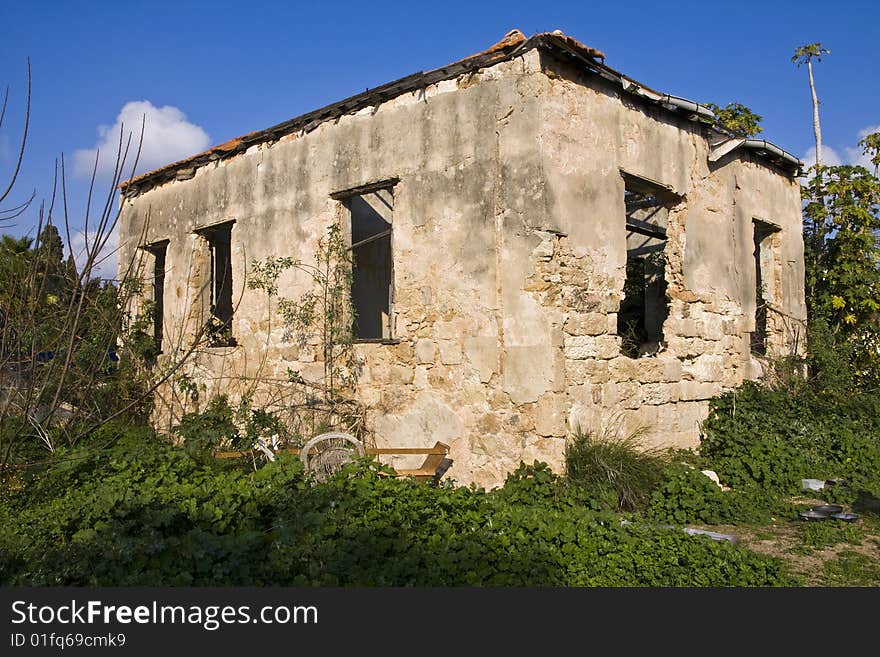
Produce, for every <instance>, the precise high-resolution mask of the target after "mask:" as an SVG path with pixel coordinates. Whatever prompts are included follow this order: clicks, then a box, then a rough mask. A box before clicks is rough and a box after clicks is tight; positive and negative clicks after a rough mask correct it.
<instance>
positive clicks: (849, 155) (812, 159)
mask: <svg viewBox="0 0 880 657" xmlns="http://www.w3.org/2000/svg"><path fill="white" fill-rule="evenodd" d="M874 132H880V125H874V126H868V127H867V128H863V129H862V130H859V134H858V136H857V137H856V138H855V139H854V140H853V141H855V142H856V145H855V146H844V147H843V149H842V151H841V153H842V155H841V154H840V153H838V152H837V151H836V150H834V149H833V148H831V147H830V146H827V145H825V144H822V164H825V165H827V166H838V165H840V164H858V165H860V166H863V167H865V168H866V169H868V170H871V171H873V170H874V165H873V164H872V163H871V160H870V159H869V158H868V156H867V155H866V154H865V153H863V152H862V147H861V146H859V145H858V141H859V140H861V139H864V138H865V137H867V136H868V135H870V134H872V133H874ZM801 160H803V162H804V167H805V168H806V167H811V166H813V165H814V164H815V163H816V147H815V146H811V147H810V149H809V150H808V151H807V152H806V153H804V155H803V157H801Z"/></svg>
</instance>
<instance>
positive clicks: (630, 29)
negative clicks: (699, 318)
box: [0, 0, 880, 234]
mask: <svg viewBox="0 0 880 657" xmlns="http://www.w3.org/2000/svg"><path fill="white" fill-rule="evenodd" d="M0 24H2V25H4V26H5V27H6V30H5V34H4V37H3V39H2V40H0V83H3V84H4V85H5V84H9V86H10V101H9V107H8V109H7V115H6V119H5V121H4V124H3V126H2V129H0V180H2V181H4V186H5V181H6V180H7V179H8V174H9V172H10V171H11V169H12V166H13V164H14V159H15V158H14V156H15V154H16V151H17V141H18V139H19V137H20V130H21V122H22V116H23V108H24V93H25V89H26V75H25V72H26V58H27V57H28V56H29V57H30V59H31V67H32V75H33V91H32V101H31V126H30V136H29V139H28V145H27V151H26V155H25V161H24V165H23V170H22V173H21V175H20V178H19V181H18V183H17V184H16V188H15V190H14V192H13V194H12V195H11V196H10V198H8V199H7V201H6V202H5V204H4V205H5V207H9V206H10V201H12V203H14V202H16V201H20V200H23V199H25V198H27V196H28V195H29V194H30V192H31V190H34V189H35V190H36V192H37V198H38V199H42V198H48V197H49V195H50V194H51V189H52V172H53V167H54V162H55V160H56V158H58V157H59V156H60V154H61V153H62V152H63V153H64V156H65V161H66V162H67V167H68V189H69V192H70V194H69V196H70V198H69V207H70V209H71V219H72V221H73V223H74V227H75V228H77V227H80V224H81V216H82V214H83V210H84V208H85V188H86V183H87V179H86V178H84V177H83V176H82V175H81V170H82V169H85V168H88V167H87V166H84V165H83V163H84V162H88V161H90V158H91V157H93V156H94V149H95V148H96V147H99V146H100V145H101V144H102V143H103V142H104V141H106V136H105V137H102V136H101V134H100V132H99V131H100V130H102V128H101V127H102V126H103V127H104V128H103V130H104V132H105V133H106V132H107V131H108V127H112V126H114V125H117V123H118V119H119V117H120V115H123V117H124V118H126V119H127V125H131V124H132V123H135V122H137V121H136V120H135V118H134V117H138V116H140V115H141V114H143V112H144V111H145V110H146V111H147V112H148V115H149V116H150V122H151V125H152V126H153V130H152V133H151V129H150V126H149V125H148V128H147V135H146V138H145V139H146V141H147V142H148V144H147V148H146V149H145V156H144V163H143V164H144V166H147V167H148V168H154V167H155V166H160V165H161V164H163V163H166V162H170V161H173V160H176V159H180V158H181V157H184V156H186V155H190V154H192V153H194V152H198V151H200V150H203V149H204V148H206V147H207V146H210V145H213V144H217V143H221V142H223V141H226V140H227V139H230V138H232V137H235V136H238V135H241V134H244V133H247V132H250V131H252V130H258V129H261V128H266V127H269V126H271V125H274V124H276V123H279V122H281V121H284V120H286V119H289V118H292V117H294V116H297V115H299V114H302V113H304V112H307V111H309V110H312V109H316V108H318V107H321V106H323V105H326V104H328V103H331V102H334V101H336V100H340V99H342V98H344V97H346V96H350V95H352V94H354V93H357V92H360V91H363V90H364V89H365V88H367V87H375V86H378V85H380V84H382V83H384V82H388V81H390V80H393V79H396V78H400V77H403V76H405V75H408V74H410V73H413V72H416V71H419V70H430V69H433V68H437V67H439V66H442V65H444V64H448V63H450V62H452V61H455V60H457V59H461V58H462V57H465V56H467V55H470V54H473V53H475V52H477V51H480V50H482V49H484V48H485V47H487V46H488V45H490V44H492V43H494V42H495V41H497V40H499V39H501V38H502V37H503V36H504V34H505V33H506V32H508V31H509V30H511V29H513V28H518V29H520V30H521V31H523V32H524V33H525V34H526V35H532V34H534V33H536V32H544V31H552V30H555V29H560V30H562V31H563V32H565V33H566V34H568V35H570V36H573V37H575V38H577V39H578V40H580V41H582V42H584V43H586V44H587V45H590V46H593V47H595V48H598V49H600V50H602V51H604V52H605V54H606V56H607V59H606V63H607V64H608V65H609V66H611V67H613V68H616V69H617V70H620V71H622V72H623V73H626V74H627V75H629V76H630V77H633V78H635V79H636V80H639V81H641V82H643V83H644V84H647V85H649V86H651V87H653V88H655V89H658V90H660V91H663V92H666V93H670V94H673V95H678V96H683V97H685V98H690V99H692V100H697V101H701V102H715V103H718V104H720V105H724V104H726V103H728V102H731V101H737V102H741V103H744V104H746V105H748V106H749V107H751V108H752V109H753V110H754V111H755V112H757V113H758V114H760V115H761V116H763V118H764V120H763V126H764V135H763V136H764V137H765V138H767V139H769V140H771V141H773V142H774V143H776V144H778V145H779V146H781V147H782V148H784V149H786V150H788V151H789V152H792V153H794V154H796V155H798V156H799V157H801V158H805V157H807V156H809V154H810V153H809V149H810V147H811V146H812V144H813V132H812V114H811V112H812V110H811V106H810V97H809V88H808V83H807V72H806V69H805V68H800V69H799V68H797V67H796V66H795V65H794V64H792V63H791V61H790V60H791V55H792V54H793V51H794V48H795V47H796V46H798V45H801V44H804V43H810V42H815V41H821V42H822V43H823V45H824V46H825V47H827V48H829V49H830V50H831V54H830V55H828V56H826V57H825V58H823V60H822V62H821V63H818V64H817V65H816V66H815V75H816V84H817V88H818V93H819V97H820V100H821V101H822V104H821V108H820V111H821V119H822V131H823V142H824V145H825V147H826V148H830V149H832V150H833V153H828V154H827V155H826V160H828V161H830V162H831V163H834V162H833V160H834V158H835V156H836V157H837V158H838V159H839V160H841V161H844V162H846V161H851V160H853V159H854V158H855V157H856V156H857V155H858V152H857V148H856V143H857V141H858V139H859V134H860V132H864V131H865V130H867V129H870V128H872V127H876V126H880V84H878V79H880V76H878V73H877V70H878V67H877V65H878V61H877V51H876V47H877V45H878V43H880V3H878V2H875V1H867V0H860V1H857V2H844V3H831V2H813V1H812V0H803V1H801V2H776V3H771V2H753V1H751V0H749V1H743V2H729V3H708V2H641V1H640V0H630V1H629V2H586V1H579V2H555V3H540V2H515V1H512V0H511V1H508V2H477V1H475V0H472V1H470V2H460V1H458V0H446V1H445V2H442V3H439V2H438V3H430V4H428V3H418V2H406V3H404V2H399V3H396V2H381V1H374V2H348V1H345V0H343V1H338V2H326V3H318V2H308V3H298V2H269V1H265V0H251V1H250V2H226V1H225V0H216V1H214V2H190V1H187V0H177V1H176V2H164V1H163V0H153V1H152V2H149V3H146V2H144V3H140V2H131V1H130V2H127V3H121V2H118V0H117V1H116V2H103V1H101V0H96V1H93V2H73V1H68V2H60V1H59V2H47V1H45V0H29V1H28V2H12V1H11V0H2V1H0ZM138 120H139V119H138ZM110 132H111V133H112V128H111V129H110ZM110 141H114V140H110ZM105 180H106V178H105ZM99 187H100V190H101V192H102V193H104V194H106V190H107V185H106V183H105V184H104V185H99ZM36 207H37V204H36V203H35V204H34V206H33V208H32V210H31V211H30V212H28V213H27V214H26V215H24V216H22V217H19V218H18V219H17V220H16V223H17V225H16V226H5V227H0V231H4V232H10V233H13V234H24V233H28V232H31V233H33V229H32V225H33V223H34V221H35V218H36Z"/></svg>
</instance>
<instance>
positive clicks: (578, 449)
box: [565, 431, 671, 511]
mask: <svg viewBox="0 0 880 657" xmlns="http://www.w3.org/2000/svg"><path fill="white" fill-rule="evenodd" d="M639 436H640V432H638V431H635V432H631V433H624V432H619V433H618V432H613V431H612V432H607V433H606V434H605V435H602V436H595V435H593V434H591V433H585V432H583V431H577V432H576V433H575V435H574V437H573V438H572V440H571V441H570V442H569V443H568V444H567V445H566V449H565V470H566V475H567V480H568V482H569V483H570V484H571V485H572V486H575V487H578V488H580V489H581V490H582V491H584V492H585V493H586V494H588V495H589V496H590V497H591V498H592V499H594V500H597V501H599V502H600V503H602V504H603V505H604V506H605V507H606V508H609V509H615V510H620V511H644V510H645V508H646V506H647V504H648V500H649V498H650V495H651V491H652V490H654V489H655V488H656V487H657V486H658V485H659V483H660V482H661V481H662V480H663V477H664V470H665V468H666V467H667V466H668V465H669V462H670V458H671V455H670V454H668V453H667V451H666V450H663V449H659V448H651V447H648V446H646V445H644V444H643V443H642V442H641V441H640V439H639Z"/></svg>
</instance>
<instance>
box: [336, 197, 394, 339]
mask: <svg viewBox="0 0 880 657" xmlns="http://www.w3.org/2000/svg"><path fill="white" fill-rule="evenodd" d="M344 203H345V205H346V207H347V208H348V210H349V215H350V218H351V252H352V272H351V274H352V276H351V278H352V281H351V302H352V307H353V309H354V319H353V323H352V328H353V333H354V337H355V339H356V340H361V341H363V340H389V339H391V338H392V334H393V327H392V305H393V301H394V299H393V295H394V292H393V280H394V275H393V274H394V270H393V260H392V254H391V237H392V216H393V213H394V192H393V190H392V188H391V187H385V188H379V189H372V190H371V191H368V192H365V193H363V194H355V195H352V196H349V197H347V198H346V199H344Z"/></svg>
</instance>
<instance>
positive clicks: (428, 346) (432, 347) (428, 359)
mask: <svg viewBox="0 0 880 657" xmlns="http://www.w3.org/2000/svg"><path fill="white" fill-rule="evenodd" d="M415 351H416V362H418V363H420V364H431V363H433V362H434V356H435V355H436V352H437V345H436V344H435V342H434V341H433V340H428V339H427V338H422V339H420V340H418V341H417V342H416V349H415Z"/></svg>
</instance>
